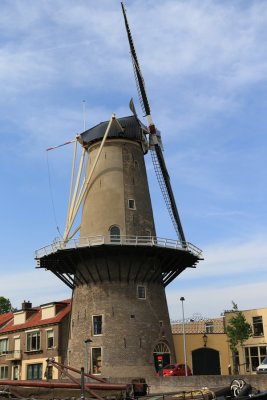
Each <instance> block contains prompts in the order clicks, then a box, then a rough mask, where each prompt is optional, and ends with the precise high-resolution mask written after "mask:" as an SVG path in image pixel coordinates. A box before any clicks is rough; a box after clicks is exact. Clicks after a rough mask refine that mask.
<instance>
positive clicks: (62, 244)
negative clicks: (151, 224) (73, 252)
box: [35, 235, 202, 259]
mask: <svg viewBox="0 0 267 400" xmlns="http://www.w3.org/2000/svg"><path fill="white" fill-rule="evenodd" d="M103 244H108V245H114V246H152V247H166V248H169V249H180V250H185V251H188V252H190V253H193V254H194V255H196V256H201V254H202V250H200V249H199V248H198V247H196V246H194V245H193V244H192V243H189V242H181V241H180V240H172V239H163V238H159V237H156V236H117V235H114V236H110V235H108V236H102V235H98V236H89V237H82V238H77V239H71V240H69V241H68V242H67V241H61V240H59V241H55V242H53V243H52V244H50V245H48V246H45V247H42V248H41V249H39V250H36V252H35V257H36V258H37V259H38V258H42V257H44V256H47V255H49V254H52V253H56V252H57V251H58V250H69V249H75V248H81V247H93V246H101V245H103Z"/></svg>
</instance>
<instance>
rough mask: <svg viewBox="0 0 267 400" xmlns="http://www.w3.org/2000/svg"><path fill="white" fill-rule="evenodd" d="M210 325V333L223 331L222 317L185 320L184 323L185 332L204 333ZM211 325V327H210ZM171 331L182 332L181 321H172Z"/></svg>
mask: <svg viewBox="0 0 267 400" xmlns="http://www.w3.org/2000/svg"><path fill="white" fill-rule="evenodd" d="M208 326H210V329H212V331H211V330H210V333H224V319H223V317H221V318H212V319H202V320H198V321H189V322H188V321H186V322H185V324H184V327H185V333H186V334H190V333H206V332H207V327H208ZM211 327H212V328H211ZM172 333H177V334H182V333H183V323H182V322H180V321H179V322H178V323H172Z"/></svg>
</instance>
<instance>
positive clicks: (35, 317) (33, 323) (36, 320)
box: [0, 300, 71, 335]
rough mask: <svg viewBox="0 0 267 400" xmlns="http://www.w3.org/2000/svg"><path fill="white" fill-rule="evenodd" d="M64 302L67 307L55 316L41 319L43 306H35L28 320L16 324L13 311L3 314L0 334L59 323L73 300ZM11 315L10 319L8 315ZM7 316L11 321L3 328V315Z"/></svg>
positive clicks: (68, 310)
mask: <svg viewBox="0 0 267 400" xmlns="http://www.w3.org/2000/svg"><path fill="white" fill-rule="evenodd" d="M62 303H66V307H64V308H62V309H61V310H60V311H59V312H58V313H57V314H56V316H55V317H53V318H46V319H41V317H42V311H41V307H34V308H33V309H32V310H34V312H33V313H32V315H31V316H30V317H29V318H28V319H27V320H26V322H25V323H23V324H19V325H18V324H16V325H14V318H13V313H8V314H3V315H1V316H0V335H1V334H3V333H8V332H12V331H17V330H22V329H23V330H24V329H29V328H36V327H39V326H43V325H49V324H57V323H59V322H60V321H61V320H62V319H63V318H64V317H65V316H66V315H67V314H68V313H69V312H70V310H71V300H64V301H62ZM8 315H9V319H8V318H7V316H8ZM4 316H6V318H7V319H6V321H9V322H8V323H6V325H4V326H3V327H2V328H1V317H4Z"/></svg>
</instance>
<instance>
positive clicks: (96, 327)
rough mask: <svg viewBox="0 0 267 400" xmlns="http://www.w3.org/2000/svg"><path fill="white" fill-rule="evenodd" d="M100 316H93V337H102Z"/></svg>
mask: <svg viewBox="0 0 267 400" xmlns="http://www.w3.org/2000/svg"><path fill="white" fill-rule="evenodd" d="M102 328H103V327H102V315H93V335H102V333H103V331H102Z"/></svg>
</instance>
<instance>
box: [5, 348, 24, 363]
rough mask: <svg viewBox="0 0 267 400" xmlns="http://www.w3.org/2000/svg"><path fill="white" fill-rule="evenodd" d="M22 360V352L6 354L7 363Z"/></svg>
mask: <svg viewBox="0 0 267 400" xmlns="http://www.w3.org/2000/svg"><path fill="white" fill-rule="evenodd" d="M11 360H21V350H12V351H7V352H6V361H11Z"/></svg>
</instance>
